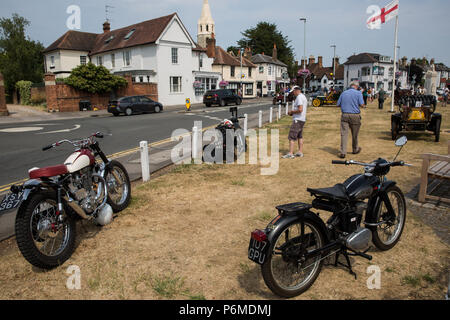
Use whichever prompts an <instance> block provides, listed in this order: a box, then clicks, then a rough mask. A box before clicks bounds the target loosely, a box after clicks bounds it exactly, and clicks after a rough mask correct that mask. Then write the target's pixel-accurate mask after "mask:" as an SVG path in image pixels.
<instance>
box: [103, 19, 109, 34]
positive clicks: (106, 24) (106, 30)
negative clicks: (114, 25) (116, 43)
mask: <svg viewBox="0 0 450 320" xmlns="http://www.w3.org/2000/svg"><path fill="white" fill-rule="evenodd" d="M110 31H111V24H110V23H109V21H106V22H105V23H104V24H103V33H107V32H110Z"/></svg>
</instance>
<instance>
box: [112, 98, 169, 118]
mask: <svg viewBox="0 0 450 320" xmlns="http://www.w3.org/2000/svg"><path fill="white" fill-rule="evenodd" d="M161 111H163V105H162V104H161V103H159V102H156V101H153V100H152V99H150V98H149V97H147V96H130V97H122V98H120V99H118V100H113V101H110V102H109V104H108V112H109V113H112V114H113V115H114V116H118V115H119V114H121V113H124V114H125V115H127V116H131V115H132V114H136V113H148V112H155V113H159V112H161Z"/></svg>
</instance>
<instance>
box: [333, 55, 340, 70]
mask: <svg viewBox="0 0 450 320" xmlns="http://www.w3.org/2000/svg"><path fill="white" fill-rule="evenodd" d="M334 66H335V68H336V70H337V69H338V68H339V58H338V57H336V58H335V60H334Z"/></svg>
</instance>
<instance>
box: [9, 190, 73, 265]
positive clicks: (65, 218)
mask: <svg viewBox="0 0 450 320" xmlns="http://www.w3.org/2000/svg"><path fill="white" fill-rule="evenodd" d="M15 228H16V230H15V231H16V240H17V245H18V247H19V249H20V252H21V253H22V254H23V256H24V257H25V259H26V260H27V261H28V262H29V263H31V264H32V265H34V266H36V267H38V268H42V269H52V268H55V267H57V266H59V265H62V264H63V263H64V262H65V261H66V260H67V259H69V258H70V256H71V255H72V253H73V251H74V250H75V235H76V223H75V220H74V219H73V218H72V217H71V216H70V215H68V214H67V213H66V212H59V211H58V207H57V200H56V196H55V194H50V193H44V194H42V193H41V194H34V195H32V196H31V199H29V201H28V202H27V203H26V204H25V205H24V207H23V208H21V209H20V210H19V211H18V213H17V217H16V225H15Z"/></svg>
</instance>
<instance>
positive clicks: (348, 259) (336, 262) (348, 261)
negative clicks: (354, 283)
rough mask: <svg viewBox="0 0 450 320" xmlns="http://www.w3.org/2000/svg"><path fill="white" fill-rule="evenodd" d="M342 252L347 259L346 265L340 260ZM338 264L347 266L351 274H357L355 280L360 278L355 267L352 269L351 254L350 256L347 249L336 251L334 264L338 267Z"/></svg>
mask: <svg viewBox="0 0 450 320" xmlns="http://www.w3.org/2000/svg"><path fill="white" fill-rule="evenodd" d="M341 254H342V255H344V257H345V260H346V261H347V264H346V265H345V264H343V263H341V262H339V256H340V255H341ZM338 265H340V266H343V267H345V268H347V269H348V272H349V273H350V274H351V275H353V276H355V280H357V279H358V277H357V275H356V273H355V272H354V271H353V269H352V263H351V262H350V258H349V256H348V253H347V250H346V249H342V250H341V251H340V252H338V253H336V260H335V261H334V266H335V267H337V266H338Z"/></svg>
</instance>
